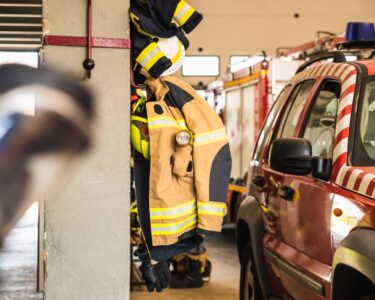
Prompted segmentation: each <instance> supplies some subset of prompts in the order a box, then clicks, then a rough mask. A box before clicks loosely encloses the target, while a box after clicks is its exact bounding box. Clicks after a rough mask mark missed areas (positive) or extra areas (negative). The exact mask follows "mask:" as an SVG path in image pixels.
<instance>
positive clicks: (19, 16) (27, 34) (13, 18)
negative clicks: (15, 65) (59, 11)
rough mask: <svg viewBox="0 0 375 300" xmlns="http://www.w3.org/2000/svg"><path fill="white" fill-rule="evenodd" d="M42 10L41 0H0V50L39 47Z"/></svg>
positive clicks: (41, 31)
mask: <svg viewBox="0 0 375 300" xmlns="http://www.w3.org/2000/svg"><path fill="white" fill-rule="evenodd" d="M62 1H63V0H62ZM42 12H43V7H42V0H0V50H17V49H27V50H34V49H38V48H40V47H41V44H42V33H43V17H42V15H43V13H42Z"/></svg>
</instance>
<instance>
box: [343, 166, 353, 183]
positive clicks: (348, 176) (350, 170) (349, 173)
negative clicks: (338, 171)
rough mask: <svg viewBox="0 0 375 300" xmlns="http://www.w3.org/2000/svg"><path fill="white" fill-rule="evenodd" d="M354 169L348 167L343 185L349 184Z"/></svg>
mask: <svg viewBox="0 0 375 300" xmlns="http://www.w3.org/2000/svg"><path fill="white" fill-rule="evenodd" d="M353 170H354V169H353V168H350V169H348V170H347V171H346V174H345V176H344V179H343V181H342V185H343V186H347V185H348V182H349V178H350V176H351V175H352V173H353Z"/></svg>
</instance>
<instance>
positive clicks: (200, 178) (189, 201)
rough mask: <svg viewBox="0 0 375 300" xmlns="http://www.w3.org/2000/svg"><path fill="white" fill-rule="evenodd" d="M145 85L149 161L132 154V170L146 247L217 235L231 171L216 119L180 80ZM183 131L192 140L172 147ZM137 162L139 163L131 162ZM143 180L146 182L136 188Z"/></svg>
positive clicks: (224, 206) (162, 80) (223, 136)
mask: <svg viewBox="0 0 375 300" xmlns="http://www.w3.org/2000/svg"><path fill="white" fill-rule="evenodd" d="M146 85H147V87H148V89H149V92H150V94H151V95H152V96H151V99H149V100H148V101H147V102H146V104H145V105H146V113H147V120H148V132H149V146H150V150H149V153H150V160H149V162H148V163H147V162H146V161H147V160H146V159H144V158H143V156H142V155H140V154H139V155H135V169H134V171H135V180H136V189H137V201H138V210H139V217H140V222H141V227H142V230H143V232H144V233H145V235H146V242H147V240H148V241H149V244H151V245H152V246H153V247H154V246H166V245H173V244H176V243H178V242H181V241H183V240H186V239H189V238H192V237H194V236H196V235H197V234H199V235H204V234H206V233H209V232H220V231H221V227H222V222H223V217H224V216H225V214H226V202H225V201H226V192H227V187H228V184H229V179H230V170H231V157H230V151H229V145H228V140H227V136H226V133H225V128H224V126H223V123H222V121H221V119H220V118H219V117H218V116H217V115H216V113H215V112H214V111H213V110H212V108H211V107H210V106H209V104H208V103H207V102H206V101H205V100H203V99H202V98H201V97H200V96H199V95H198V94H197V92H196V91H195V90H194V89H193V88H192V87H191V86H190V85H188V84H186V83H184V82H182V81H181V80H179V79H176V78H173V77H162V78H159V79H156V80H155V79H148V80H147V81H146ZM182 131H188V132H189V133H190V134H191V136H192V137H193V138H192V140H191V143H189V144H188V145H185V146H179V145H178V144H177V142H176V136H177V135H178V133H180V132H182ZM137 157H141V158H143V160H142V159H140V160H138V162H139V163H136V161H137V159H136V158H137ZM142 164H143V167H142ZM142 172H143V175H145V176H142ZM147 174H148V175H149V176H147ZM142 178H146V182H143V183H140V182H142ZM137 182H138V184H137ZM146 198H147V201H146ZM140 202H141V203H140ZM146 210H147V212H145V211H146ZM145 219H147V220H145ZM142 224H143V226H142ZM147 224H148V228H145V227H147Z"/></svg>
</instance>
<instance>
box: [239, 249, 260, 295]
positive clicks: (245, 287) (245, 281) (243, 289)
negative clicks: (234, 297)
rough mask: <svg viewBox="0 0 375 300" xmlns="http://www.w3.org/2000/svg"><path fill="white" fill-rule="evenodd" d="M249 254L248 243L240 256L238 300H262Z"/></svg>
mask: <svg viewBox="0 0 375 300" xmlns="http://www.w3.org/2000/svg"><path fill="white" fill-rule="evenodd" d="M251 252H252V251H251V244H250V242H249V243H247V244H246V246H245V247H244V250H243V251H242V254H241V277H240V300H262V299H263V296H262V291H261V289H260V285H259V280H258V277H257V275H256V271H255V265H254V263H253V258H252V254H251Z"/></svg>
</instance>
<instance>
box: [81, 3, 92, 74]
mask: <svg viewBox="0 0 375 300" xmlns="http://www.w3.org/2000/svg"><path fill="white" fill-rule="evenodd" d="M83 67H84V68H85V70H86V71H87V78H88V79H90V78H91V71H92V70H93V69H94V68H95V61H94V60H93V59H92V0H88V5H87V58H86V59H85V60H84V61H83Z"/></svg>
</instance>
